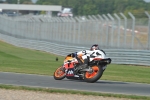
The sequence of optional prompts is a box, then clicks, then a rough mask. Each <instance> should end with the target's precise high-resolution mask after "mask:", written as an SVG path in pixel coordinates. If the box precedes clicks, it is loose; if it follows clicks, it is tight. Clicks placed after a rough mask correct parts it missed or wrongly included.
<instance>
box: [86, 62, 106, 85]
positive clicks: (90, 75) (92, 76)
mask: <svg viewBox="0 0 150 100" xmlns="http://www.w3.org/2000/svg"><path fill="white" fill-rule="evenodd" d="M91 68H92V72H88V71H87V72H85V73H84V80H85V81H86V82H89V83H94V82H96V81H97V80H98V79H100V78H101V76H102V74H103V69H102V67H101V66H97V65H94V66H92V67H91Z"/></svg>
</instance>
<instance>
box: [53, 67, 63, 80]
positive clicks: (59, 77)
mask: <svg viewBox="0 0 150 100" xmlns="http://www.w3.org/2000/svg"><path fill="white" fill-rule="evenodd" d="M65 76H66V74H65V70H64V68H63V67H62V66H61V67H59V68H57V69H56V70H55V72H54V79H55V80H62V79H64V78H65Z"/></svg>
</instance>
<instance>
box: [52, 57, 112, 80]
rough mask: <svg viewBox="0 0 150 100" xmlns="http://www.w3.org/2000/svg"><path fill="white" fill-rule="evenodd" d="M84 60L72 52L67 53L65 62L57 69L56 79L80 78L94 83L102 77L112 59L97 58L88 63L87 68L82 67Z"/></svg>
mask: <svg viewBox="0 0 150 100" xmlns="http://www.w3.org/2000/svg"><path fill="white" fill-rule="evenodd" d="M82 62H83V60H82V59H79V58H77V57H72V56H71V54H69V55H67V56H66V57H65V59H64V64H63V65H62V66H60V67H59V68H57V69H56V70H55V72H54V75H53V76H54V79H55V80H62V79H64V78H67V79H79V80H84V81H86V82H89V83H94V82H96V81H97V80H99V79H100V78H101V77H102V75H103V72H104V70H105V69H106V67H107V65H108V64H110V63H111V59H110V58H95V59H93V60H92V61H90V62H89V63H88V67H86V68H82V67H81V64H82Z"/></svg>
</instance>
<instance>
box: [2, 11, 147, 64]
mask: <svg viewBox="0 0 150 100" xmlns="http://www.w3.org/2000/svg"><path fill="white" fill-rule="evenodd" d="M145 14H146V15H147V16H148V17H147V18H145V19H136V18H135V17H134V16H133V15H132V14H131V13H129V16H130V17H131V19H129V18H127V17H126V16H125V15H123V14H122V13H120V16H121V17H120V16H119V15H117V14H114V15H110V14H107V15H95V16H94V15H93V16H87V17H83V16H82V17H74V18H69V17H49V16H18V17H7V16H0V33H1V34H0V39H1V40H5V41H6V42H9V43H11V44H14V45H17V46H23V47H26V48H31V49H38V50H43V51H47V52H51V53H54V54H59V55H66V54H67V53H70V52H75V51H78V50H82V49H88V48H89V47H90V46H91V45H92V44H95V43H97V44H99V45H100V47H101V48H102V49H104V50H105V51H106V52H107V53H108V56H109V57H111V58H112V59H113V60H112V61H113V63H117V64H138V65H150V60H149V58H150V57H149V53H150V52H149V51H148V50H149V49H150V47H149V46H150V30H149V29H150V15H149V14H148V13H147V12H145ZM54 48H55V50H56V51H55V50H54ZM57 50H59V51H57ZM131 54H132V55H131Z"/></svg>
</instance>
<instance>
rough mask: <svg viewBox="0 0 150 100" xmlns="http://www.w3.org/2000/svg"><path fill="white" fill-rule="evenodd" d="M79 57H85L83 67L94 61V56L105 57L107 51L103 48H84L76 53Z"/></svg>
mask: <svg viewBox="0 0 150 100" xmlns="http://www.w3.org/2000/svg"><path fill="white" fill-rule="evenodd" d="M76 55H77V57H78V58H82V59H83V64H82V65H81V67H84V68H85V67H87V66H88V62H90V61H92V60H93V59H94V58H105V52H104V51H103V50H92V51H91V50H82V51H79V52H77V53H76Z"/></svg>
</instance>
